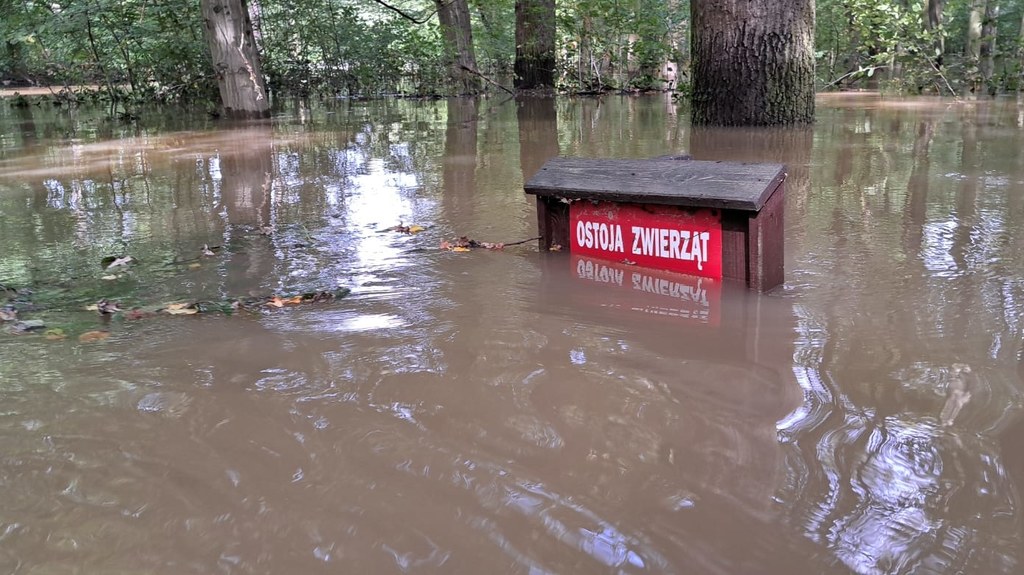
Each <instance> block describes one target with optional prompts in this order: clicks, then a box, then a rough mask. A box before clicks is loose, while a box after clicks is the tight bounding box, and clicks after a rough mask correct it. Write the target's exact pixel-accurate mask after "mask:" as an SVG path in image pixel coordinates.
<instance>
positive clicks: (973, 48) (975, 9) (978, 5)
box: [964, 0, 988, 66]
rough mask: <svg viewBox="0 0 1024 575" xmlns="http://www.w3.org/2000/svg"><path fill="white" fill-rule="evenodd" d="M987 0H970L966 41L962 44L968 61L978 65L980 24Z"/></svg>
mask: <svg viewBox="0 0 1024 575" xmlns="http://www.w3.org/2000/svg"><path fill="white" fill-rule="evenodd" d="M987 4H988V0H971V3H970V8H969V10H970V12H969V13H968V15H967V43H966V44H965V45H964V49H965V51H966V52H965V54H964V56H966V57H967V60H968V63H969V64H973V65H974V66H977V65H978V61H979V60H980V59H981V26H982V22H984V20H985V7H986V5H987Z"/></svg>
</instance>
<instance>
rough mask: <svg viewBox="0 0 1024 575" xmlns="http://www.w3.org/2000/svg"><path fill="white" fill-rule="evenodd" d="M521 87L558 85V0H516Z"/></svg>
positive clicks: (517, 67) (517, 81)
mask: <svg viewBox="0 0 1024 575" xmlns="http://www.w3.org/2000/svg"><path fill="white" fill-rule="evenodd" d="M513 84H514V85H515V87H516V88H517V89H519V90H532V89H535V88H554V87H555V0H516V62H515V79H514V80H513Z"/></svg>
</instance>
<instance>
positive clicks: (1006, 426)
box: [779, 109, 1024, 573]
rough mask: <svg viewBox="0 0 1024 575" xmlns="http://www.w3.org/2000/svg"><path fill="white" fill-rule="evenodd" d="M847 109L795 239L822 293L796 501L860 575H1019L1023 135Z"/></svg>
mask: <svg viewBox="0 0 1024 575" xmlns="http://www.w3.org/2000/svg"><path fill="white" fill-rule="evenodd" d="M826 113H828V112H826ZM842 113H843V115H844V117H846V119H845V120H844V121H843V122H842V123H840V124H839V125H838V127H836V128H832V129H833V130H836V129H841V130H844V131H846V133H845V135H844V136H842V137H841V138H835V139H834V140H833V141H832V142H831V143H830V144H829V145H827V146H821V147H820V148H818V149H816V156H818V159H816V160H815V162H814V165H815V166H820V168H817V167H816V168H814V172H815V173H812V179H813V180H814V181H815V182H816V184H815V185H816V188H815V190H814V193H813V194H812V195H811V196H810V197H809V198H808V201H807V205H806V210H807V211H806V214H807V215H808V216H809V217H807V218H806V219H803V220H802V221H801V224H798V227H797V228H796V230H795V231H796V235H797V242H795V244H796V245H797V246H798V250H797V251H798V252H799V251H800V249H801V248H802V249H803V250H804V253H798V255H797V258H798V260H799V263H798V264H797V265H798V266H799V267H800V268H801V269H805V270H806V271H805V272H804V273H808V274H809V275H810V276H811V277H814V278H815V284H814V285H815V286H816V288H817V289H816V290H814V292H811V291H807V290H802V289H801V288H800V287H797V288H796V291H797V292H798V293H799V294H800V296H801V298H803V301H804V302H805V304H806V305H804V306H801V307H800V312H799V313H798V315H799V320H798V324H799V325H798V328H797V333H798V339H797V345H796V347H797V349H796V353H795V355H794V363H795V366H796V373H797V376H798V380H799V381H800V382H801V385H802V386H803V388H804V391H805V396H806V398H807V401H806V402H805V405H804V406H803V407H802V408H801V409H799V410H798V411H797V412H795V413H794V414H792V415H791V416H790V417H789V418H787V419H785V420H783V421H782V422H780V426H779V427H780V438H781V439H782V441H783V442H784V443H785V444H786V445H787V446H788V448H789V451H788V458H787V462H786V466H787V472H788V477H787V485H786V487H785V488H784V489H782V490H781V491H780V493H779V497H780V498H781V499H782V500H783V501H784V502H785V504H786V508H787V513H788V514H789V521H790V522H792V524H794V525H797V526H800V528H801V529H803V530H804V532H805V535H806V536H807V537H808V538H809V539H811V540H812V541H815V542H817V543H819V544H821V545H823V546H825V547H827V548H828V549H829V550H830V551H831V553H832V554H833V555H834V556H835V557H836V558H837V559H839V560H840V561H841V562H842V563H843V564H844V565H846V566H847V567H848V568H849V569H851V570H852V571H854V572H856V573H961V572H967V573H1015V572H1018V569H1019V568H1020V565H1021V557H1022V544H1021V539H1022V537H1024V530H1022V525H1021V521H1020V519H1019V516H1020V515H1021V514H1020V510H1019V508H1018V507H1019V495H1018V493H1019V491H1018V490H1019V489H1021V488H1022V487H1024V466H1021V465H1019V464H1017V465H1012V464H1010V463H1005V462H1007V461H1010V462H1012V461H1013V460H1014V458H1013V457H1012V455H1013V452H1014V451H1017V450H1019V449H1020V447H1019V443H1018V442H1020V441H1021V435H1022V434H1021V433H1020V432H1016V435H1014V432H1013V429H1016V428H1018V427H1020V424H1013V421H1014V420H1015V419H1017V418H1019V414H1018V413H1017V406H1018V404H1019V398H1020V393H1021V391H1020V381H1019V378H1017V377H1016V375H1015V374H1013V373H1009V372H1008V370H1006V369H1005V365H1007V364H1011V365H1012V364H1013V362H1014V357H1013V354H1014V352H1015V351H1016V350H1017V346H1016V345H1015V344H1014V342H1017V341H1020V339H1021V337H1022V329H1021V325H1020V320H1019V318H1020V317H1021V314H1020V309H1021V307H1020V303H1019V302H1020V301H1021V298H1022V295H1024V292H1022V290H1021V284H1020V281H1019V279H1016V277H1017V276H1018V275H1019V274H1016V273H1015V272H1011V271H1010V268H1011V267H1012V266H1014V265H1018V264H1019V263H1020V262H1021V257H1022V254H1021V250H1020V249H1019V247H1017V246H1019V245H1020V244H1021V242H1020V240H1019V238H1018V235H1019V234H1018V233H1017V232H1016V230H1015V229H1014V227H1013V226H1011V225H1009V223H1010V222H1012V221H1017V220H1019V217H1020V216H1019V215H1017V216H1014V215H1013V212H1014V211H1019V200H1018V199H1016V196H1017V195H1019V191H1020V183H1019V182H1018V183H1016V184H1014V182H1012V181H1010V180H1012V178H1013V176H1012V174H1013V173H1014V169H1015V167H1019V165H1020V159H1019V158H1016V157H1009V156H1007V150H1009V149H1014V150H1019V144H1020V134H1015V135H1012V134H1010V133H1009V132H996V133H989V134H985V131H986V129H987V128H988V127H989V126H990V123H991V122H992V118H989V117H987V116H985V115H984V114H982V113H980V112H979V113H977V114H975V113H974V111H973V110H968V111H967V112H963V111H961V112H960V113H953V114H952V116H951V118H955V119H956V121H948V122H944V121H943V120H944V119H947V120H949V119H951V118H945V116H944V114H946V113H945V112H944V111H942V110H939V111H937V110H935V109H921V110H917V111H911V112H908V111H907V110H898V111H884V110H883V111H857V112H850V111H849V110H845V111H843V112H842ZM1007 137H1009V140H1007ZM901 151H902V152H906V153H905V154H901V153H900V152H901ZM1014 153H1015V154H1017V155H1018V156H1019V153H1018V152H1014ZM1018 173H1019V172H1018ZM1001 174H1006V175H1007V176H1009V179H1008V178H1007V177H1006V176H1002V175H1001ZM790 205H791V204H790ZM788 215H789V214H787V216H788ZM822 240H824V241H822ZM837 247H839V248H840V249H836V248H837ZM830 250H832V251H830ZM837 254H841V255H843V256H845V257H837ZM997 437H998V438H999V441H997V440H996V438H997ZM1007 437H1012V438H1011V439H1007Z"/></svg>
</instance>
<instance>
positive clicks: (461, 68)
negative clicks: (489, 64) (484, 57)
mask: <svg viewBox="0 0 1024 575" xmlns="http://www.w3.org/2000/svg"><path fill="white" fill-rule="evenodd" d="M434 5H435V6H436V7H437V18H438V20H439V21H440V22H441V35H442V36H443V37H444V43H445V49H446V55H445V60H446V64H447V65H448V70H449V75H450V77H451V80H452V82H453V83H454V85H455V89H456V91H457V92H458V93H459V94H476V93H478V92H479V91H480V78H479V77H478V76H477V75H476V73H477V69H476V53H475V52H474V51H473V28H472V27H471V26H470V21H469V3H468V2H467V0H434Z"/></svg>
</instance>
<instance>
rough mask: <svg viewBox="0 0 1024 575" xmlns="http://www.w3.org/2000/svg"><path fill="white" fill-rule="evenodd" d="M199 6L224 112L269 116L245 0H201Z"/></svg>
mask: <svg viewBox="0 0 1024 575" xmlns="http://www.w3.org/2000/svg"><path fill="white" fill-rule="evenodd" d="M200 6H201V8H202V11H203V21H204V23H205V27H204V28H205V33H206V42H207V44H208V45H209V46H210V56H211V58H212V60H213V69H214V72H215V73H216V75H217V86H218V88H220V99H221V103H222V104H223V106H224V114H225V115H227V116H229V117H233V118H267V117H270V102H269V101H268V100H267V89H266V86H265V85H264V82H263V68H262V67H261V66H260V55H259V52H258V51H257V50H256V44H255V42H254V41H253V35H252V21H250V20H249V9H248V7H247V6H246V0H200Z"/></svg>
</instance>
